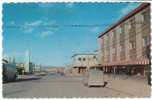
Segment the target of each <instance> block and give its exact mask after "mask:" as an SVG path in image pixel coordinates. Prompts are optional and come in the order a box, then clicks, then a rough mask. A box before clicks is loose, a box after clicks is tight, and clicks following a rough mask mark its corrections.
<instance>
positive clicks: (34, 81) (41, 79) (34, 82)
mask: <svg viewBox="0 0 152 100" xmlns="http://www.w3.org/2000/svg"><path fill="white" fill-rule="evenodd" d="M22 77H23V76H22ZM83 79H84V78H83V77H68V76H66V77H65V76H61V75H58V74H55V75H54V74H49V75H46V76H26V77H24V78H22V79H20V80H18V81H16V82H9V83H5V84H3V97H4V98H34V97H36V98H40V97H41V98H55V97H56V98H62V97H67V98H72V97H105V98H110V97H149V96H150V86H148V85H147V83H146V80H144V79H142V78H139V79H138V78H137V77H129V78H128V77H125V76H123V77H121V76H115V77H114V76H113V75H105V76H104V79H105V80H106V81H107V82H108V85H107V86H106V87H105V88H103V87H91V88H89V87H87V86H84V84H83Z"/></svg>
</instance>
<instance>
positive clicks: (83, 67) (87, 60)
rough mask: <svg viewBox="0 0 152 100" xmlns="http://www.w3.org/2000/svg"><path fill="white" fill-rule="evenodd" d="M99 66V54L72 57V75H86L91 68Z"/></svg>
mask: <svg viewBox="0 0 152 100" xmlns="http://www.w3.org/2000/svg"><path fill="white" fill-rule="evenodd" d="M96 65H98V62H97V54H74V55H73V56H72V68H73V70H72V73H73V74H78V75H84V74H85V72H86V71H87V69H88V68H89V67H92V66H96Z"/></svg>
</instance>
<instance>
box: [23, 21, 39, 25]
mask: <svg viewBox="0 0 152 100" xmlns="http://www.w3.org/2000/svg"><path fill="white" fill-rule="evenodd" d="M41 23H42V21H41V20H37V21H34V22H31V23H29V22H26V23H25V26H38V25H40V24H41Z"/></svg>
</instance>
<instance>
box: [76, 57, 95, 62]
mask: <svg viewBox="0 0 152 100" xmlns="http://www.w3.org/2000/svg"><path fill="white" fill-rule="evenodd" d="M86 59H87V58H81V57H79V58H78V60H79V61H86ZM93 59H97V57H96V56H93ZM88 60H90V58H88Z"/></svg>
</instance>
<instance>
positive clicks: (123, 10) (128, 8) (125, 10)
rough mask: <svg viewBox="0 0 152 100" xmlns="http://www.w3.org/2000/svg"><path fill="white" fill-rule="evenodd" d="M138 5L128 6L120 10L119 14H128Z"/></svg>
mask: <svg viewBox="0 0 152 100" xmlns="http://www.w3.org/2000/svg"><path fill="white" fill-rule="evenodd" d="M138 5H139V4H134V3H133V4H130V3H129V4H128V5H127V6H126V7H125V8H123V9H121V11H120V12H121V14H123V15H124V14H127V13H128V12H130V11H131V10H133V9H135V8H136V7H137V6H138Z"/></svg>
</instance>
